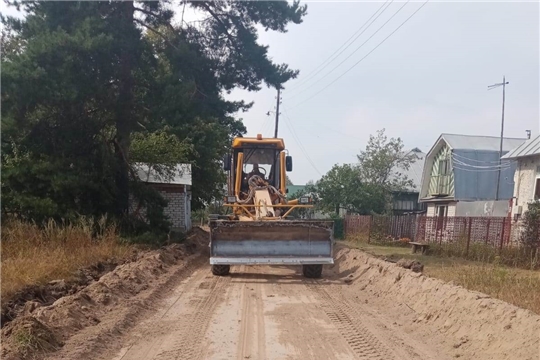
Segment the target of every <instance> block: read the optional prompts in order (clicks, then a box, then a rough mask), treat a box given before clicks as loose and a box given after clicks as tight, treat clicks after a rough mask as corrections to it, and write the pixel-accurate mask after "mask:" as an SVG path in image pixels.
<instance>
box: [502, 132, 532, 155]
mask: <svg viewBox="0 0 540 360" xmlns="http://www.w3.org/2000/svg"><path fill="white" fill-rule="evenodd" d="M534 155H540V135H538V136H537V137H535V138H533V139H530V140H527V141H525V142H524V143H522V144H521V145H519V146H517V147H516V148H514V149H512V150H511V151H510V152H509V153H508V154H506V155H504V156H503V157H502V158H503V159H517V158H521V157H526V156H534Z"/></svg>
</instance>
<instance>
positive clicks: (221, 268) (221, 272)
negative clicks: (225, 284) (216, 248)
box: [212, 265, 231, 276]
mask: <svg viewBox="0 0 540 360" xmlns="http://www.w3.org/2000/svg"><path fill="white" fill-rule="evenodd" d="M230 271H231V265H212V274H214V275H216V276H226V275H229V273H230Z"/></svg>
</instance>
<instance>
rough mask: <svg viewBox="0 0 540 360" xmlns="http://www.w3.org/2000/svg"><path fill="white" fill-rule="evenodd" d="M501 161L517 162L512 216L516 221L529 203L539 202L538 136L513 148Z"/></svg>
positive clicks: (539, 161) (539, 167)
mask: <svg viewBox="0 0 540 360" xmlns="http://www.w3.org/2000/svg"><path fill="white" fill-rule="evenodd" d="M502 159H503V160H514V161H517V167H516V173H515V175H514V201H513V206H512V216H513V217H514V219H515V220H518V219H519V217H520V216H521V215H522V214H523V213H524V212H525V211H527V207H528V204H529V203H530V202H532V201H534V200H540V135H538V136H537V137H535V138H533V139H530V140H527V141H526V142H524V143H523V144H521V145H520V146H518V147H516V148H514V149H513V150H511V151H510V152H509V153H507V154H506V155H504V156H503V157H502Z"/></svg>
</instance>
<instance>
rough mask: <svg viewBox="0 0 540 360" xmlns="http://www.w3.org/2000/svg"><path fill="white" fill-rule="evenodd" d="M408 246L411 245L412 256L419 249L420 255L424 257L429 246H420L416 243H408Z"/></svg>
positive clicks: (420, 244)
mask: <svg viewBox="0 0 540 360" xmlns="http://www.w3.org/2000/svg"><path fill="white" fill-rule="evenodd" d="M409 244H411V245H412V253H413V254H416V251H417V250H418V248H420V250H422V255H424V254H425V253H426V251H427V249H429V244H422V243H418V242H410V243H409Z"/></svg>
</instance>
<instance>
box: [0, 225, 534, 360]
mask: <svg viewBox="0 0 540 360" xmlns="http://www.w3.org/2000/svg"><path fill="white" fill-rule="evenodd" d="M190 239H191V240H189V241H188V242H187V244H186V245H185V246H184V245H182V246H176V245H171V246H170V247H167V248H164V249H160V250H158V251H150V252H147V253H143V254H140V255H139V256H138V258H137V259H136V260H134V261H132V262H128V263H126V264H124V265H121V266H118V267H117V268H115V269H114V270H113V271H111V272H109V273H107V274H105V275H103V276H101V277H100V278H99V280H97V281H94V282H92V283H91V284H89V285H88V286H86V287H84V288H83V289H82V290H80V291H78V292H77V293H75V294H73V295H68V296H65V297H63V298H60V299H58V300H57V301H55V302H54V303H53V304H51V305H48V306H25V307H24V310H25V311H24V313H21V315H20V316H19V317H18V318H16V319H15V320H13V321H12V322H11V323H10V324H8V325H7V326H4V327H3V328H2V358H3V359H4V358H5V359H9V360H12V359H13V360H19V359H46V360H52V359H54V360H59V359H66V360H67V359H69V360H71V359H85V360H86V359H88V360H139V359H140V360H152V359H155V360H184V359H189V360H191V359H216V360H217V359H224V360H229V359H264V360H271V359H280V360H281V359H302V360H303V359H381V360H392V359H395V360H408V359H421V360H429V359H436V360H446V359H456V358H459V359H460V360H462V359H467V360H469V359H470V360H538V359H540V341H539V340H540V316H538V315H536V314H534V313H532V312H531V311H528V310H524V309H520V308H517V307H515V306H513V305H510V304H508V303H505V302H503V301H500V300H497V299H493V298H491V297H489V296H487V295H485V294H482V293H478V292H473V291H468V290H466V289H464V288H462V287H459V286H455V285H453V284H449V283H445V282H443V281H441V280H438V279H433V278H429V277H427V276H423V275H422V274H421V273H415V272H412V271H411V270H408V269H404V268H402V267H400V266H397V265H396V264H394V263H391V262H387V261H384V260H381V259H377V258H374V257H373V256H370V255H368V254H366V253H364V252H361V251H359V250H355V249H350V248H348V247H345V246H340V247H339V248H338V249H337V251H336V253H335V265H332V266H328V267H325V269H324V271H323V278H322V279H317V280H314V279H306V278H304V277H303V276H302V275H301V274H300V268H298V267H297V268H294V267H292V268H291V267H280V266H275V267H268V266H258V267H257V266H238V267H232V269H231V274H230V275H229V276H225V277H216V276H213V275H212V274H211V272H210V265H209V264H208V255H207V253H205V250H206V249H208V243H207V239H208V236H207V233H206V232H204V231H202V230H200V229H198V231H196V232H194V234H193V235H192V236H191V237H190ZM197 239H198V240H197ZM29 305H35V302H31V303H29ZM21 334H22V335H24V337H21ZM21 339H23V340H25V342H24V343H22V342H21ZM21 345H25V346H24V347H21Z"/></svg>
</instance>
